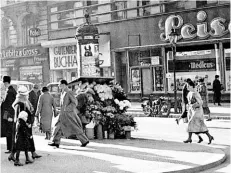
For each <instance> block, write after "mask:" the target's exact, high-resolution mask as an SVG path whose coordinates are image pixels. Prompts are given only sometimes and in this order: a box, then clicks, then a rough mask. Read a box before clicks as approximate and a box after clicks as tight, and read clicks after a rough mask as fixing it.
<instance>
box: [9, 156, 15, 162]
mask: <svg viewBox="0 0 231 173" xmlns="http://www.w3.org/2000/svg"><path fill="white" fill-rule="evenodd" d="M8 160H9V161H11V160H12V161H13V162H15V160H16V159H15V157H14V156H12V155H10V156H9V157H8Z"/></svg>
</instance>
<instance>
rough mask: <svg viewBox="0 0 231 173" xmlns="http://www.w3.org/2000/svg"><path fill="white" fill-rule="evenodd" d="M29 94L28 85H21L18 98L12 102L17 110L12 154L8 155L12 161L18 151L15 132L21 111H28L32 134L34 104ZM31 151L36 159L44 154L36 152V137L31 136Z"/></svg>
mask: <svg viewBox="0 0 231 173" xmlns="http://www.w3.org/2000/svg"><path fill="white" fill-rule="evenodd" d="M28 95H29V92H28V90H27V87H25V86H20V87H19V88H18V94H17V95H16V99H15V101H14V103H13V104H12V107H13V108H14V110H15V115H14V125H13V135H12V149H11V154H10V156H9V157H8V160H9V161H11V160H13V161H15V157H14V154H15V152H16V150H15V132H16V122H17V118H18V115H19V113H20V112H21V111H26V112H27V114H28V120H27V123H28V124H29V126H30V128H29V133H30V134H31V136H33V135H32V125H33V124H32V123H31V122H32V119H33V117H32V112H33V106H32V105H31V103H30V101H29V100H28ZM29 141H30V146H31V147H30V152H31V153H32V158H33V159H35V158H40V157H42V156H40V155H38V154H37V153H36V152H35V144H34V139H33V137H32V138H30V140H29Z"/></svg>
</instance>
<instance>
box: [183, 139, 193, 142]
mask: <svg viewBox="0 0 231 173" xmlns="http://www.w3.org/2000/svg"><path fill="white" fill-rule="evenodd" d="M191 142H192V139H188V140H186V141H184V143H191Z"/></svg>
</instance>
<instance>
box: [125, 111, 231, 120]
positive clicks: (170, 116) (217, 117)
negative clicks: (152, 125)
mask: <svg viewBox="0 0 231 173" xmlns="http://www.w3.org/2000/svg"><path fill="white" fill-rule="evenodd" d="M126 114H128V115H132V116H133V117H148V116H146V115H144V113H143V112H140V111H139V112H133V111H128V112H126ZM180 115H181V114H174V113H173V114H170V115H169V116H168V117H160V118H179V117H180ZM153 118H159V117H153ZM204 118H205V119H207V118H208V115H205V116H204ZM211 118H212V119H222V120H230V116H228V115H227V116H224V115H221V116H211Z"/></svg>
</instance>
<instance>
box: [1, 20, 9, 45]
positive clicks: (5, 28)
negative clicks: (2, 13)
mask: <svg viewBox="0 0 231 173" xmlns="http://www.w3.org/2000/svg"><path fill="white" fill-rule="evenodd" d="M1 28H2V31H1V38H2V39H1V44H2V47H8V46H9V45H10V39H9V38H10V23H9V21H8V19H6V18H3V19H2V22H1Z"/></svg>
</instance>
